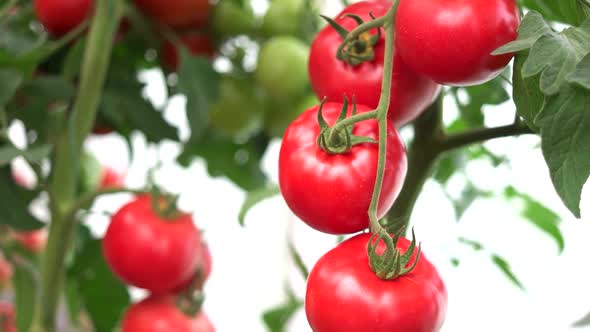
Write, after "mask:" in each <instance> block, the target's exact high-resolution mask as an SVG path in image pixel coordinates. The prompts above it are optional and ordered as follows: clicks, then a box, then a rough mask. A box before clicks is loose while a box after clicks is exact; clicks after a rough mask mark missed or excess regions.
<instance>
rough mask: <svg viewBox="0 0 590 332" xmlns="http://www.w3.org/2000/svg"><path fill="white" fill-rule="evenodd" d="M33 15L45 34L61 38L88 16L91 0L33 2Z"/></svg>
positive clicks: (45, 0) (91, 7)
mask: <svg viewBox="0 0 590 332" xmlns="http://www.w3.org/2000/svg"><path fill="white" fill-rule="evenodd" d="M34 6H35V14H36V15H37V19H39V22H41V24H43V26H44V27H45V29H46V30H47V32H49V33H50V34H51V35H53V36H56V37H61V36H63V35H65V34H66V33H68V32H70V31H71V30H73V29H74V28H75V27H77V26H78V25H79V24H81V23H82V22H84V20H85V19H86V18H87V17H88V16H90V14H91V13H92V10H93V7H94V1H93V0H35V2H34Z"/></svg>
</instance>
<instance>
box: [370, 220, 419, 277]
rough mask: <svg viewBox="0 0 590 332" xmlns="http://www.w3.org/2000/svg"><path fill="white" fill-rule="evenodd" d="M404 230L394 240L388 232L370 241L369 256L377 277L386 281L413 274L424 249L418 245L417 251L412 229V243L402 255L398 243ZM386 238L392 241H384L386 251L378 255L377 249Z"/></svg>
mask: <svg viewBox="0 0 590 332" xmlns="http://www.w3.org/2000/svg"><path fill="white" fill-rule="evenodd" d="M402 233H403V230H400V231H399V232H398V233H397V234H395V235H394V237H393V239H391V236H390V235H389V234H388V233H386V232H378V233H374V234H373V235H372V236H371V238H370V239H369V243H368V244H367V253H368V254H369V265H370V266H371V270H373V272H375V274H376V275H377V277H379V278H380V279H384V280H393V279H396V278H398V277H401V276H403V275H405V274H408V273H410V272H412V270H413V269H414V268H415V267H416V265H417V264H418V260H419V259H420V254H421V252H422V247H421V245H420V244H418V250H417V251H416V235H415V234H414V230H413V229H412V242H411V243H410V246H409V247H408V249H407V250H406V252H405V253H401V250H400V249H397V243H398V241H399V239H400V237H401V234H402ZM383 237H386V238H387V239H388V240H389V239H391V241H384V242H385V245H386V249H385V251H384V252H383V253H382V254H381V255H380V254H378V253H377V247H378V245H379V242H381V240H384V239H383ZM414 254H416V257H415V258H414V261H413V263H412V265H410V266H408V264H409V263H410V261H411V260H412V257H413V256H414Z"/></svg>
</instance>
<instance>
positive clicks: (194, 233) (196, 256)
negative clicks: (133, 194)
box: [102, 195, 202, 294]
mask: <svg viewBox="0 0 590 332" xmlns="http://www.w3.org/2000/svg"><path fill="white" fill-rule="evenodd" d="M159 198H160V199H159V200H158V202H154V201H153V200H154V198H152V196H151V195H142V196H138V197H137V198H135V199H134V200H133V201H131V202H129V203H128V204H126V205H124V206H123V207H122V208H121V209H119V211H117V213H115V215H113V217H112V218H111V223H110V224H109V226H108V228H107V231H106V234H105V236H104V238H103V241H102V247H103V253H104V256H105V259H106V261H107V263H108V265H109V267H110V268H111V270H112V271H113V272H114V274H115V275H116V276H118V277H119V278H120V279H121V280H123V281H124V282H126V283H128V284H130V285H133V286H135V287H139V288H143V289H147V290H149V291H151V292H152V293H157V294H162V293H166V292H170V291H172V290H174V289H176V288H178V287H179V286H180V285H181V284H182V283H183V282H185V281H186V280H187V279H188V278H190V277H191V276H192V274H193V273H194V271H195V269H196V267H197V265H198V264H199V261H200V260H201V258H202V247H201V234H200V232H199V230H198V229H197V227H196V226H195V225H194V222H193V219H192V217H191V216H190V215H189V214H187V213H183V212H180V211H175V210H174V211H172V213H169V216H168V217H165V216H161V215H160V214H161V213H159V212H158V211H157V210H155V208H156V207H158V206H159V205H162V206H161V207H160V209H162V211H164V210H166V209H167V208H168V207H169V205H168V204H169V202H167V201H166V200H165V198H163V197H159ZM154 203H155V204H154ZM168 212H170V211H168Z"/></svg>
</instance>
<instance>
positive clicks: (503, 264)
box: [492, 254, 525, 291]
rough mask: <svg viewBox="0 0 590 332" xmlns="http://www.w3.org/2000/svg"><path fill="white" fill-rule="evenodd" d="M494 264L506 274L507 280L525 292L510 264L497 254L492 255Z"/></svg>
mask: <svg viewBox="0 0 590 332" xmlns="http://www.w3.org/2000/svg"><path fill="white" fill-rule="evenodd" d="M492 262H493V263H494V264H495V265H496V266H497V267H498V268H500V270H501V271H502V272H503V273H504V275H505V276H506V278H508V279H509V280H510V281H512V283H513V284H514V285H516V286H517V287H518V288H520V289H521V290H523V291H524V290H525V289H524V286H523V284H522V283H521V282H520V280H519V279H518V278H517V277H516V275H515V274H514V272H512V269H511V268H510V264H508V262H507V261H506V260H505V259H504V258H502V257H500V256H498V255H496V254H492Z"/></svg>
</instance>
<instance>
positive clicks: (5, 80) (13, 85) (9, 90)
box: [0, 68, 23, 106]
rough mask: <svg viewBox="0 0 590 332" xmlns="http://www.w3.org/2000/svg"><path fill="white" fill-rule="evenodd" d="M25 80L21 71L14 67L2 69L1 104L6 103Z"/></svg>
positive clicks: (0, 84) (0, 81) (0, 74)
mask: <svg viewBox="0 0 590 332" xmlns="http://www.w3.org/2000/svg"><path fill="white" fill-rule="evenodd" d="M22 82H23V75H22V73H21V72H20V71H18V70H16V69H12V68H2V69H0V106H2V105H4V104H6V103H7V102H8V101H9V100H10V99H12V97H13V96H14V94H15V93H16V90H17V89H18V87H19V86H20V85H21V84H22Z"/></svg>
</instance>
